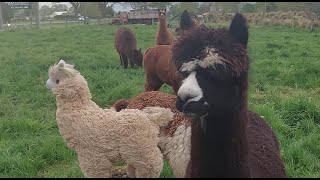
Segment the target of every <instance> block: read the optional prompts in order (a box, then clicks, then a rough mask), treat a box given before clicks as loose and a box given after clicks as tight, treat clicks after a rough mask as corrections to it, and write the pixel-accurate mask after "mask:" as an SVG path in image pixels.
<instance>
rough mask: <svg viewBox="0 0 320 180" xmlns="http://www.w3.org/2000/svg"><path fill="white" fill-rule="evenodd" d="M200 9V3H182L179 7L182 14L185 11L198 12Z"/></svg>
mask: <svg viewBox="0 0 320 180" xmlns="http://www.w3.org/2000/svg"><path fill="white" fill-rule="evenodd" d="M198 8H199V3H198V2H180V3H179V5H178V9H177V11H178V13H182V12H183V11H184V10H187V11H189V12H196V11H197V10H198Z"/></svg>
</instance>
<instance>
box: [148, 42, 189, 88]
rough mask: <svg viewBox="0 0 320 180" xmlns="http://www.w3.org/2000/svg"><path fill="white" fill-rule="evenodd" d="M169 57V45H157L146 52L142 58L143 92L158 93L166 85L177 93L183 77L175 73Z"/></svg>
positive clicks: (175, 70)
mask: <svg viewBox="0 0 320 180" xmlns="http://www.w3.org/2000/svg"><path fill="white" fill-rule="evenodd" d="M171 57H172V53H171V45H158V46H156V47H152V48H148V49H147V50H146V52H145V54H144V56H143V69H144V76H145V83H144V90H145V91H158V90H159V89H160V88H161V86H162V85H163V84H164V83H166V84H168V85H170V86H171V87H172V89H173V91H174V92H175V93H177V92H178V89H179V86H180V83H181V81H182V79H183V77H182V75H181V74H179V73H178V72H177V69H176V68H175V65H174V64H173V62H172V60H171Z"/></svg>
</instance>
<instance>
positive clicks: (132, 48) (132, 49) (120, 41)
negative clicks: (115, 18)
mask: <svg viewBox="0 0 320 180" xmlns="http://www.w3.org/2000/svg"><path fill="white" fill-rule="evenodd" d="M115 47H116V49H117V51H118V53H119V56H120V65H121V66H122V64H123V66H124V68H126V69H127V67H128V60H129V62H130V66H131V68H133V67H134V64H136V65H138V66H140V67H142V58H143V55H142V53H141V48H140V49H139V50H137V40H136V38H135V35H134V33H133V32H132V31H131V29H129V28H127V27H121V28H119V29H118V30H117V31H116V33H115Z"/></svg>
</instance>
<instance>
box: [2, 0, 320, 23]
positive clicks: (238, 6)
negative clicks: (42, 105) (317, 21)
mask: <svg viewBox="0 0 320 180" xmlns="http://www.w3.org/2000/svg"><path fill="white" fill-rule="evenodd" d="M0 3H2V5H1V8H2V9H1V10H2V17H3V20H4V23H6V22H8V21H10V19H12V18H13V17H14V13H15V12H14V11H18V10H13V9H11V8H10V7H9V6H8V5H6V4H4V3H3V2H0ZM69 3H70V4H71V5H72V6H71V7H70V8H68V7H67V6H66V5H65V4H60V3H59V2H53V3H52V6H51V7H49V6H47V5H44V6H41V8H40V9H39V13H40V16H42V17H44V16H49V15H51V14H52V13H53V12H57V11H68V12H69V13H71V14H74V15H79V14H81V15H84V13H86V16H88V17H100V18H101V17H102V18H105V17H113V16H114V14H115V12H114V10H113V7H114V5H115V4H119V5H121V6H123V7H130V8H132V9H149V8H167V14H168V15H169V16H171V17H172V16H175V15H177V14H179V13H181V12H182V11H184V10H188V11H191V12H193V13H198V14H203V13H205V12H208V11H209V10H217V11H221V12H222V13H234V12H243V13H254V12H275V11H290V10H291V11H305V10H306V11H311V12H314V13H316V14H317V15H318V17H319V15H320V2H256V3H244V2H69ZM22 11H24V12H23V13H22V14H23V15H24V16H32V9H31V10H30V9H25V10H22Z"/></svg>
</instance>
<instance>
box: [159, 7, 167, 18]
mask: <svg viewBox="0 0 320 180" xmlns="http://www.w3.org/2000/svg"><path fill="white" fill-rule="evenodd" d="M166 13H167V9H166V8H164V9H162V8H161V9H159V8H158V16H159V18H160V19H166Z"/></svg>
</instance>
